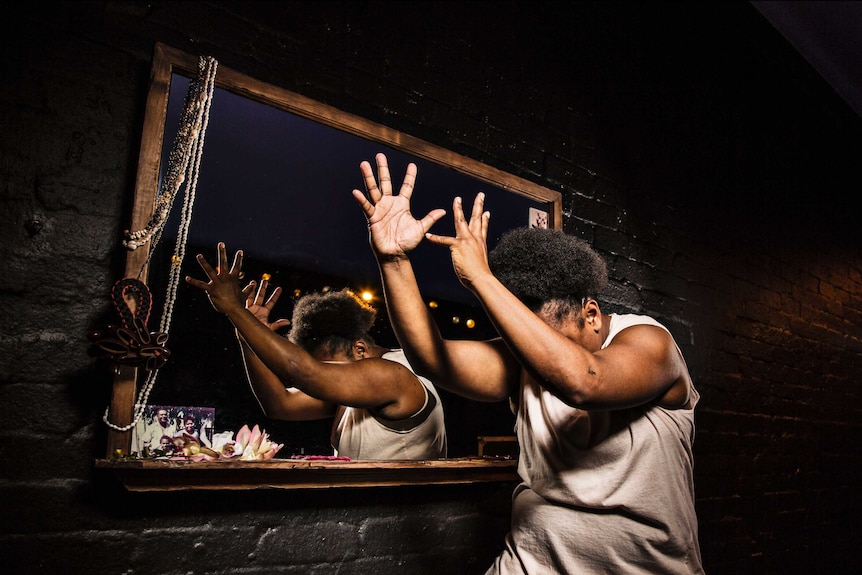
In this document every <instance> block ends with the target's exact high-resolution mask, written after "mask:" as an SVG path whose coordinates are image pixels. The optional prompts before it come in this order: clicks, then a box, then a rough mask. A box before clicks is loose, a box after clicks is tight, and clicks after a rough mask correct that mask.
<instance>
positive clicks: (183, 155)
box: [102, 56, 218, 431]
mask: <svg viewBox="0 0 862 575" xmlns="http://www.w3.org/2000/svg"><path fill="white" fill-rule="evenodd" d="M217 69H218V62H217V61H216V60H215V59H214V58H212V57H209V56H207V57H204V56H201V58H200V61H199V62H198V77H197V80H193V81H192V82H191V83H190V84H189V89H188V92H187V93H186V98H185V102H184V107H183V111H182V115H181V117H180V125H179V128H178V130H177V135H176V136H175V138H174V143H173V148H172V149H171V153H170V156H169V157H168V166H167V169H166V172H165V178H164V181H163V183H162V188H161V190H160V192H159V196H158V200H157V202H156V207H155V210H154V212H153V217H152V218H150V221H149V223H148V224H147V225H146V227H144V228H143V229H141V230H137V231H134V232H131V231H127V232H126V239H125V240H124V241H123V245H124V246H125V247H126V248H128V249H129V250H135V249H137V248H139V247H141V246H143V245H145V244H147V243H149V244H150V246H149V247H150V249H149V253H148V255H147V259H146V261H145V262H144V264H143V265H142V266H141V269H140V271H139V272H138V278H140V277H141V276H142V275H143V272H144V270H145V269H146V266H147V265H148V264H149V262H150V260H151V259H152V257H153V254H154V253H155V251H156V247H157V246H158V243H159V241H160V240H161V237H162V231H163V230H164V227H165V224H166V223H167V221H168V216H169V215H170V212H171V208H172V206H173V204H174V199H175V198H176V196H177V193H178V192H179V190H180V188H181V187H182V185H183V184H184V183H185V184H186V188H185V195H184V199H183V207H182V211H181V214H180V223H179V231H178V233H177V242H176V245H175V247H174V254H173V256H171V267H170V275H169V278H168V287H167V293H166V295H165V305H164V308H163V312H162V319H161V324H160V331H161V332H163V333H164V334H165V336H167V334H168V333H169V330H170V325H171V319H172V317H173V309H174V302H175V301H176V294H177V286H178V285H179V282H180V278H181V271H182V262H183V259H184V257H185V252H186V243H187V240H188V230H189V226H190V224H191V219H192V208H193V206H194V199H195V192H196V189H197V183H198V174H199V170H200V161H201V156H202V155H203V145H204V137H205V135H206V129H207V125H208V124H209V113H210V104H211V102H212V95H213V90H214V88H215V77H216V70H217ZM166 342H167V337H166V339H165V343H166ZM158 373H159V371H158V370H156V369H154V370H150V371H148V372H147V378H146V381H145V382H144V385H143V386H141V389H140V391H139V393H138V399H137V401H136V402H135V408H134V414H133V417H132V421H131V422H130V423H129V424H128V425H123V426H120V425H117V424H115V423H112V422H111V421H110V419H109V413H110V406H108V407H107V408H105V414H104V416H103V417H102V420H103V421H104V422H105V424H106V425H107V426H108V427H110V428H111V429H114V430H116V431H128V430H130V429H131V428H133V427H134V426H135V425H136V424H137V423H138V421H139V420H140V419H141V417H143V414H144V409H145V408H146V406H147V402H148V400H149V396H150V392H151V391H152V389H153V386H154V385H155V383H156V379H157V377H158Z"/></svg>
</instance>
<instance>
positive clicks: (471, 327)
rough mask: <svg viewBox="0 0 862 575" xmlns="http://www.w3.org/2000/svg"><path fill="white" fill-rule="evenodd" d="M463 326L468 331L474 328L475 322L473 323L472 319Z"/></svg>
mask: <svg viewBox="0 0 862 575" xmlns="http://www.w3.org/2000/svg"><path fill="white" fill-rule="evenodd" d="M464 325H466V326H467V327H469V328H470V329H473V328H474V327H476V322H475V321H473V320H472V319H468V320H467V322H466V323H465V324H464Z"/></svg>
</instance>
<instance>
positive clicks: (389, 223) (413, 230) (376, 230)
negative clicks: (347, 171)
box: [353, 154, 446, 258]
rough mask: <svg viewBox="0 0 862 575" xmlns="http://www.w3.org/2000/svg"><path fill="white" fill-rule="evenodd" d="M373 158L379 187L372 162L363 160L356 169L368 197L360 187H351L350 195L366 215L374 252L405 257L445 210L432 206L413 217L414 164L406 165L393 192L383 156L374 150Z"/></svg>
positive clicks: (378, 254) (385, 255)
mask: <svg viewBox="0 0 862 575" xmlns="http://www.w3.org/2000/svg"><path fill="white" fill-rule="evenodd" d="M376 160H377V174H378V179H379V181H380V187H378V185H377V180H376V179H375V178H374V171H373V170H372V169H371V164H369V163H368V162H362V163H361V164H360V165H359V169H360V171H361V172H362V177H363V178H364V179H365V189H366V190H367V191H368V197H366V196H365V194H364V193H362V192H361V191H360V190H353V197H354V198H355V199H356V201H357V203H358V204H359V206H360V207H361V208H362V211H363V212H365V217H366V218H367V219H368V230H369V234H370V238H369V240H370V242H371V248H372V249H373V250H374V253H375V254H376V255H377V256H378V257H384V258H399V257H404V256H406V255H407V253H408V252H410V251H411V250H413V249H414V248H415V247H416V246H418V245H419V243H420V242H421V241H422V238H423V237H424V236H425V234H426V233H427V232H428V230H430V229H431V226H433V225H434V223H435V222H436V221H437V220H439V219H440V218H442V217H443V216H444V215H445V214H446V210H443V209H435V210H432V211H430V212H428V215H426V216H425V217H424V218H422V219H421V220H417V219H416V218H414V217H413V214H411V213H410V197H411V196H412V195H413V186H414V184H415V182H416V164H413V163H412V162H411V163H410V164H409V165H408V166H407V172H406V173H405V174H404V182H403V183H402V184H401V189H400V191H399V193H398V195H397V196H396V195H393V194H392V179H391V177H390V175H389V164H388V163H387V160H386V156H385V155H384V154H377V156H376Z"/></svg>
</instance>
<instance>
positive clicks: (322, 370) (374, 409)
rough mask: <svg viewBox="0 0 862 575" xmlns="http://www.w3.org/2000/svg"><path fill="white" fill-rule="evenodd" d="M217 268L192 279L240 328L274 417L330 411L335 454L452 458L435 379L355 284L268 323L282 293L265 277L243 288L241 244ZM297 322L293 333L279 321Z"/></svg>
mask: <svg viewBox="0 0 862 575" xmlns="http://www.w3.org/2000/svg"><path fill="white" fill-rule="evenodd" d="M218 262H219V264H218V267H217V268H216V269H213V268H212V266H210V265H209V264H208V263H207V261H206V259H204V257H203V256H201V255H198V263H199V264H200V265H201V268H203V270H204V272H205V273H206V275H207V277H208V279H209V282H204V281H200V280H196V279H193V278H189V277H187V278H186V281H187V282H188V283H189V284H191V285H193V286H195V287H198V288H200V289H203V290H205V291H206V292H207V295H208V296H209V299H210V302H211V303H212V305H213V307H214V308H215V309H216V311H219V312H221V313H223V314H225V315H227V317H228V319H229V320H230V321H231V323H232V324H233V325H234V327H235V328H236V332H237V338H238V339H239V342H240V347H241V350H242V356H243V360H244V362H245V366H246V373H247V375H248V380H249V384H250V385H251V388H252V391H253V392H254V394H255V397H256V398H257V400H258V403H260V406H261V408H262V409H263V412H264V414H265V415H266V416H267V417H270V418H274V419H284V420H292V421H298V420H306V421H307V420H312V419H324V418H329V417H333V418H334V420H333V426H332V438H331V441H332V447H333V448H334V454H335V455H336V456H340V457H347V458H349V459H354V460H357V459H366V460H368V459H385V460H398V459H401V460H407V459H409V460H429V459H439V458H444V457H446V451H447V439H446V428H445V422H444V417H443V407H442V404H441V403H440V397H439V396H438V394H437V390H436V389H435V388H434V385H433V384H432V383H431V382H430V381H429V380H428V379H426V378H424V377H419V376H418V375H416V374H415V373H414V372H413V370H412V369H411V367H410V364H409V363H408V362H407V359H406V358H405V356H404V353H403V352H402V351H401V350H400V349H387V348H384V347H381V346H379V345H377V344H376V343H375V342H374V340H373V339H372V338H371V336H370V335H369V333H368V332H369V330H370V329H371V326H372V324H373V323H374V319H375V317H376V314H377V310H375V309H374V308H373V307H372V306H370V305H369V304H367V303H366V302H364V301H362V299H360V298H359V297H357V296H356V294H354V293H353V292H351V291H349V290H341V291H330V292H326V293H316V294H308V295H306V296H303V297H302V298H300V299H299V300H298V301H297V302H296V304H295V305H294V308H293V315H292V320H291V321H288V320H286V319H280V320H276V321H274V322H270V319H269V316H270V312H271V311H272V308H273V306H274V305H275V303H276V302H277V301H278V298H279V296H280V295H281V288H279V287H276V288H275V289H274V290H273V291H272V293H271V294H270V295H269V297H266V292H267V287H268V285H267V284H268V282H267V280H265V279H264V280H261V282H260V285H259V286H258V285H257V284H256V282H254V281H252V282H251V283H249V284H248V285H247V286H246V287H245V289H242V290H241V289H240V287H239V279H238V278H239V274H240V271H241V268H242V251H238V252H237V253H236V255H235V257H234V261H233V265H231V266H230V267H228V263H227V252H226V249H225V246H224V244H223V243H219V245H218ZM287 325H290V326H291V329H290V333H289V334H288V337H287V338H285V337H282V336H281V335H278V334H277V333H276V331H275V330H277V329H280V328H282V327H286V326H287Z"/></svg>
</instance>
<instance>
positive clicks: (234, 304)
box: [186, 242, 246, 314]
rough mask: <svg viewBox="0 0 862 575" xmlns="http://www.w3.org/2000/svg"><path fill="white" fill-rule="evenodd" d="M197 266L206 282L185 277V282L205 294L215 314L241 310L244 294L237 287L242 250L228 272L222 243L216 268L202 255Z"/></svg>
mask: <svg viewBox="0 0 862 575" xmlns="http://www.w3.org/2000/svg"><path fill="white" fill-rule="evenodd" d="M197 260H198V264H200V266H201V269H203V270H204V273H205V274H206V276H207V278H208V279H209V281H208V282H205V281H201V280H197V279H194V278H193V277H191V276H186V282H187V283H188V284H189V285H192V286H194V287H196V288H199V289H202V290H204V291H205V292H207V296H208V297H209V300H210V303H211V304H212V306H213V308H215V310H216V311H217V312H221V313H223V314H228V313H229V312H231V311H235V310H236V309H237V308H238V309H243V308H244V306H245V299H246V296H245V293H244V291H243V290H241V289H240V287H239V272H240V271H241V270H242V250H239V251H237V252H236V255H234V258H233V264H232V265H231V266H230V269H229V270H228V267H227V250H226V249H225V245H224V243H222V242H219V244H218V267H216V269H213V268H212V266H211V265H210V264H209V263H208V262H207V261H206V259H205V258H204V256H203V255H201V254H198V255H197Z"/></svg>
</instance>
